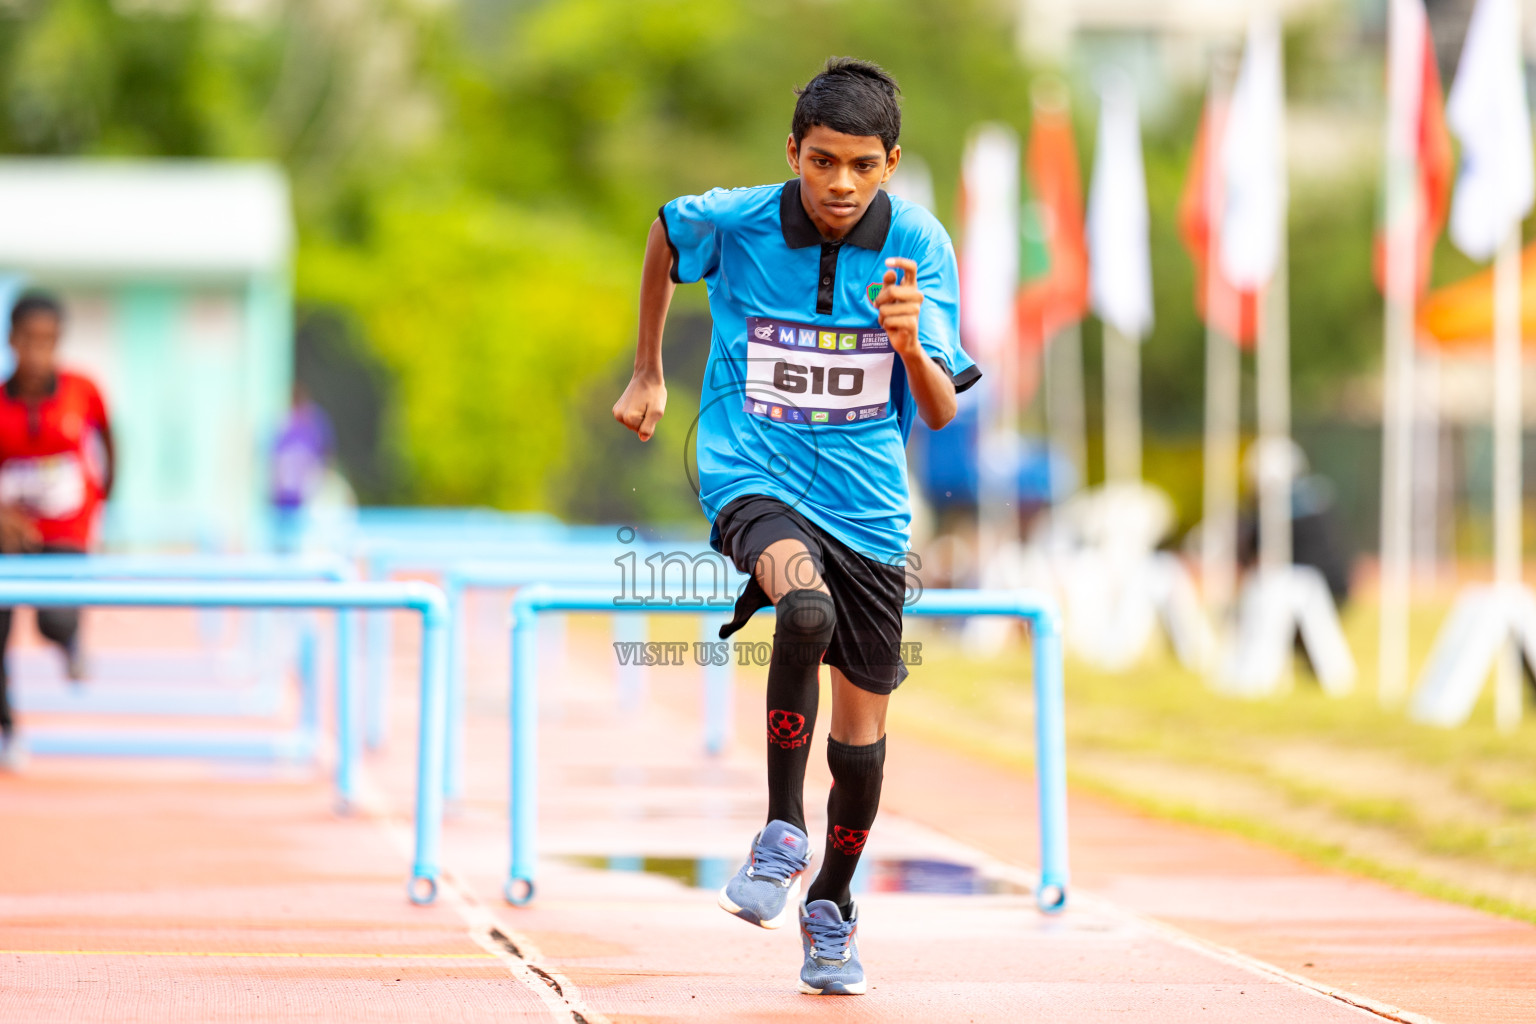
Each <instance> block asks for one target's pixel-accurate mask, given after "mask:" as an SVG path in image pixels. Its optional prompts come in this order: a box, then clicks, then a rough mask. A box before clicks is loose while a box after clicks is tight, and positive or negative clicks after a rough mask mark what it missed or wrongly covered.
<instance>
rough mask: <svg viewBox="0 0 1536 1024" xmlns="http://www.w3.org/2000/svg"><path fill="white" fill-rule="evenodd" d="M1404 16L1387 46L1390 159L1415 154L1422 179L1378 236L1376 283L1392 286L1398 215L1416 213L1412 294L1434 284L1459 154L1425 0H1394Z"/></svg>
mask: <svg viewBox="0 0 1536 1024" xmlns="http://www.w3.org/2000/svg"><path fill="white" fill-rule="evenodd" d="M1392 2H1393V3H1394V4H1395V5H1399V6H1401V7H1402V9H1403V14H1404V16H1403V17H1402V18H1401V20H1400V21H1394V22H1393V25H1394V26H1396V25H1399V24H1400V25H1401V26H1402V27H1401V29H1399V30H1398V31H1396V32H1394V33H1393V35H1392V36H1391V38H1390V39H1389V41H1388V45H1387V64H1388V67H1387V81H1388V86H1387V108H1388V109H1387V119H1388V122H1389V125H1388V129H1387V136H1388V138H1389V139H1390V140H1392V141H1391V142H1390V143H1389V147H1388V148H1389V149H1392V148H1395V147H1401V148H1400V149H1398V150H1397V152H1392V153H1388V154H1387V159H1388V160H1393V159H1395V158H1397V153H1398V152H1402V151H1403V150H1406V151H1407V152H1408V153H1409V154H1410V155H1412V157H1413V162H1414V166H1415V168H1416V169H1417V175H1418V180H1417V182H1415V185H1414V192H1415V196H1414V202H1413V203H1412V205H1411V206H1403V207H1402V208H1400V209H1390V208H1389V209H1387V210H1386V211H1385V216H1384V217H1383V218H1382V220H1383V224H1382V230H1381V231H1380V232H1379V233H1378V234H1377V236H1376V260H1375V273H1376V285H1377V287H1379V288H1381V290H1382V291H1383V292H1385V291H1386V290H1387V257H1386V250H1387V245H1388V240H1389V238H1390V236H1391V234H1392V232H1393V230H1394V229H1395V228H1396V226H1397V224H1398V220H1397V218H1400V217H1409V216H1416V217H1417V224H1415V225H1414V226H1413V228H1412V231H1413V234H1414V238H1415V240H1416V241H1415V247H1416V252H1415V260H1414V275H1415V276H1414V278H1413V294H1414V295H1421V294H1423V292H1424V290H1425V289H1426V288H1428V287H1429V276H1430V275H1429V271H1430V263H1431V260H1432V259H1433V257H1434V254H1435V242H1436V241H1437V240H1438V239H1439V237H1440V232H1441V231H1442V230H1444V228H1445V218H1446V214H1447V213H1448V212H1449V210H1450V199H1451V176H1452V174H1453V172H1454V168H1455V163H1456V162H1455V156H1454V154H1453V153H1452V151H1451V135H1450V132H1449V131H1447V130H1446V127H1445V96H1444V92H1443V90H1442V89H1441V86H1440V65H1439V64H1438V63H1437V61H1436V60H1435V47H1434V40H1433V38H1432V37H1431V36H1430V34H1429V18H1428V17H1427V16H1426V15H1425V13H1424V0H1392Z"/></svg>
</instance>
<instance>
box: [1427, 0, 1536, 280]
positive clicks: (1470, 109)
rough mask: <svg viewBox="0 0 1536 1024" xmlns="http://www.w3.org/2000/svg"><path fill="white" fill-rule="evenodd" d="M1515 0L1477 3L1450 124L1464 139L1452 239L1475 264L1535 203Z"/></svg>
mask: <svg viewBox="0 0 1536 1024" xmlns="http://www.w3.org/2000/svg"><path fill="white" fill-rule="evenodd" d="M1515 3H1516V0H1478V4H1477V6H1476V7H1475V8H1473V10H1472V20H1471V22H1470V23H1469V24H1468V25H1467V39H1466V43H1465V44H1464V45H1463V46H1462V50H1461V61H1460V63H1459V64H1458V65H1457V66H1456V81H1455V82H1454V83H1452V85H1451V96H1450V99H1449V101H1448V102H1447V104H1446V120H1447V121H1448V122H1449V123H1450V129H1451V131H1452V132H1454V133H1455V134H1456V137H1457V138H1458V139H1459V140H1461V173H1460V175H1459V176H1458V178H1457V180H1456V194H1455V197H1454V198H1453V199H1452V200H1451V241H1453V242H1455V243H1456V247H1457V248H1459V249H1460V250H1461V251H1462V252H1464V253H1466V254H1467V255H1468V256H1470V257H1472V258H1473V259H1475V260H1486V259H1489V258H1490V257H1492V256H1493V255H1494V253H1495V252H1496V251H1497V250H1498V248H1499V246H1500V245H1501V244H1502V243H1503V242H1504V240H1505V239H1506V238H1507V237H1508V236H1509V232H1510V231H1511V229H1512V228H1513V227H1514V226H1515V225H1516V224H1518V223H1519V222H1520V221H1521V220H1522V219H1524V217H1525V215H1526V214H1527V213H1529V212H1530V209H1531V203H1532V201H1533V199H1536V168H1533V167H1532V165H1531V115H1530V111H1529V110H1528V109H1527V107H1526V101H1525V65H1524V58H1523V56H1522V54H1521V49H1520V33H1519V32H1518V31H1516V29H1517V27H1518V25H1519V12H1518V11H1517V10H1516V8H1515V6H1514V4H1515Z"/></svg>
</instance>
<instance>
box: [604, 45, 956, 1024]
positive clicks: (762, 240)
mask: <svg viewBox="0 0 1536 1024" xmlns="http://www.w3.org/2000/svg"><path fill="white" fill-rule="evenodd" d="M896 95H897V87H896V83H895V81H893V80H892V79H891V77H890V76H889V75H887V74H886V73H885V72H884V71H883V70H881V69H880V68H879V67H877V66H875V65H873V64H869V63H865V62H863V61H857V60H852V59H847V58H834V59H832V60H830V61H828V62H827V66H826V69H825V70H824V71H822V72H821V73H820V74H818V75H817V76H816V77H815V78H813V79H811V81H810V83H809V84H808V85H807V86H806V87H805V88H804V89H803V90H801V91H800V94H799V100H798V102H797V103H796V104H795V113H794V121H793V129H792V131H791V134H790V136H789V140H788V143H787V156H788V159H789V166H790V168H791V169H792V170H793V171H794V172H795V174H796V175H797V177H795V178H793V179H791V180H790V181H788V182H786V183H784V184H781V185H762V186H758V187H756V188H739V189H730V190H723V189H714V190H711V191H709V192H707V193H705V194H704V195H701V196H684V197H682V198H680V199H675V200H673V201H672V202H670V203H668V204H667V205H666V206H664V207H662V209H661V214H660V216H659V217H658V218H657V220H656V222H655V223H654V224H652V226H651V233H650V238H649V240H648V242H647V244H646V250H645V266H644V270H643V272H642V275H641V285H640V324H639V339H638V352H637V355H636V357H635V372H634V377H633V379H632V380H631V381H630V383H629V386H628V387H627V388H626V389H625V390H624V394H623V396H622V397H620V399H619V400H618V402H617V404H615V405H614V407H613V415H614V418H615V419H617V420H618V421H619V422H621V423H623V424H624V425H625V426H627V427H629V428H630V429H631V430H633V431H635V433H636V434H638V435H639V437H640V439H641V440H642V441H645V440H649V439H650V437H651V436H652V434H653V433H654V432H655V430H656V424H657V421H658V420H659V419H660V418H661V416H662V414H663V412H664V411H665V409H666V401H667V389H666V385H665V384H664V383H663V380H662V360H661V337H662V328H663V326H664V324H665V322H666V316H667V307H668V305H669V304H670V302H671V299H672V293H673V291H674V289H675V287H676V286H677V285H678V284H682V283H687V282H692V281H698V280H703V281H705V282H706V283H707V285H708V288H709V303H710V313H711V316H712V318H713V320H714V335H713V338H712V340H711V347H710V354H709V362H708V365H707V367H706V369H705V387H704V395H703V398H702V400H701V403H700V404H701V407H702V411H701V412H700V414H699V421H698V444H697V455H698V473H699V498H700V502H701V504H702V505H703V508H704V512H705V514H706V515H707V516H708V517H709V518H710V520H711V522H712V528H711V531H710V543H711V545H712V546H714V547H715V548H716V549H717V550H719V551H721V552H722V553H723V554H725V555H726V556H727V557H729V558H730V559H731V560H732V561H733V562H734V563H735V564H736V566H737V568H738V569H740V570H741V571H742V572H743V573H747V574H749V582H748V584H747V586H746V589H745V590H744V592H743V593H742V595H741V598H740V599H739V600H738V601H737V604H736V614H735V618H734V620H733V621H732V622H731V623H730V624H729V625H728V626H726V627H725V628H724V629H722V630H721V636H722V638H723V637H727V636H729V635H730V634H731V633H733V632H735V631H736V630H738V629H740V628H741V627H742V626H743V625H744V624H745V623H746V621H747V619H748V618H749V617H750V616H751V615H752V614H753V613H754V612H755V611H757V610H758V609H760V608H763V607H765V606H766V605H768V604H770V603H771V604H773V605H774V606H775V607H776V609H777V622H776V624H775V627H774V648H773V657H772V659H771V660H770V663H769V669H768V708H767V732H768V823H767V825H766V826H765V827H764V828H763V830H762V831H761V832H759V833H758V835H757V837H756V838H755V839H754V840H753V841H752V850H751V859H750V862H749V863H748V864H747V865H745V866H744V867H743V868H742V869H741V870H740V871H739V872H738V873H737V874H736V876H735V877H734V878H732V879H731V880H730V882H729V883H727V884H726V886H725V888H724V889H722V890H721V892H720V897H719V902H720V905H721V906H722V907H724V908H725V909H726V910H727V911H729V912H730V913H732V914H735V915H736V916H738V917H740V918H742V919H744V920H746V921H748V922H751V923H752V924H756V925H760V926H762V927H764V928H777V927H779V926H780V925H782V924H784V923H785V921H786V920H788V918H789V915H790V914H791V912H792V911H793V910H794V909H798V911H799V919H800V929H801V940H802V945H803V947H804V951H805V965H804V967H803V968H802V969H801V971H800V991H802V992H806V993H811V994H825V993H836V994H846V995H857V994H862V993H863V992H864V991H865V980H864V971H863V967H862V966H861V965H860V962H859V954H858V948H857V945H856V943H855V938H854V936H855V932H856V929H857V924H858V911H857V908H856V907H855V906H854V903H853V899H852V896H851V895H850V892H849V883H850V882H851V880H852V878H853V872H854V868H855V866H856V865H857V864H858V860H859V855H860V853H861V852H862V850H863V848H864V843H865V840H866V838H867V837H868V835H869V830H870V827H871V826H872V825H873V823H874V820H875V812H876V809H877V808H878V806H879V802H880V784H881V779H882V776H883V771H884V763H885V711H886V704H887V702H888V701H889V699H890V695H891V691H893V690H894V689H895V688H896V687H897V686H898V685H900V683H901V681H902V679H903V678H905V676H906V667H905V666H904V665H902V664H901V662H900V659H899V657H898V645H899V644H900V641H901V619H902V604H903V599H904V596H905V592H906V583H907V576H906V568H907V561H906V558H907V548H908V542H909V539H910V535H909V525H910V520H911V511H910V506H909V502H908V495H907V472H906V452H905V449H906V439H907V434H908V432H909V431H910V429H911V426H912V420H913V417H914V416H919V415H920V416H922V418H923V421H924V422H925V423H927V424H928V425H929V426H930V427H932V428H934V429H938V428H939V427H942V426H944V424H946V423H948V422H949V421H950V419H952V418H953V417H954V415H955V408H956V399H955V395H956V392H958V391H963V390H965V389H966V388H967V387H969V386H971V385H972V384H974V383H975V382H976V380H977V379H978V378H979V377H980V376H981V374H980V372H979V371H978V370H977V368H976V365H975V363H973V362H972V360H971V359H970V358H969V357H968V356H967V355H966V354H965V352H964V351H963V350H962V349H961V348H960V343H959V330H958V328H959V307H958V294H957V291H958V287H957V286H958V279H957V273H956V267H955V254H954V248H953V246H952V245H951V243H950V240H949V236H948V235H947V234H946V233H945V231H944V228H943V227H942V226H941V225H940V224H939V222H938V221H937V220H935V219H934V217H933V216H932V215H931V214H930V213H928V212H927V211H926V210H924V209H922V208H921V207H919V206H917V205H915V204H912V203H908V202H904V201H903V200H901V199H896V198H892V197H891V196H889V195H888V194H887V193H885V192H884V191H882V190H881V188H880V186H881V185H882V184H884V183H885V182H886V181H888V180H889V179H890V177H891V174H892V173H893V172H894V171H895V170H896V165H897V163H898V162H899V161H900V159H901V148H900V147H899V146H898V145H897V144H896V140H897V137H898V135H899V134H900V131H901V110H900V107H899V106H898V104H897V99H896ZM822 661H825V662H826V663H827V665H829V666H830V667H831V672H832V724H831V729H830V735H829V737H828V740H827V764H828V766H829V767H830V768H831V771H832V778H833V788H832V794H831V797H830V798H829V800H828V803H827V817H828V831H827V837H826V845H825V853H824V854H823V857H822V862H821V868H820V871H819V873H818V874H817V876H816V879H815V881H813V882H812V883H811V885H810V888H809V889H808V891H807V892H806V898H805V901H804V902H800V903H798V905H797V900H798V897H799V892H800V876H801V875H802V874H804V873H805V871H806V869H807V868H808V867H809V866H810V860H811V851H810V840H809V837H808V836H807V835H806V825H805V812H804V808H803V805H802V798H803V789H804V781H805V768H806V763H807V761H808V759H809V757H810V747H809V742H810V738H811V734H812V730H813V728H814V726H815V720H816V706H817V699H818V696H819V686H818V679H817V674H818V666H819V664H820V663H821V662H822Z"/></svg>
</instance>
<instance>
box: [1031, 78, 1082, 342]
mask: <svg viewBox="0 0 1536 1024" xmlns="http://www.w3.org/2000/svg"><path fill="white" fill-rule="evenodd" d="M1043 96H1044V98H1043V99H1037V101H1036V102H1035V104H1034V112H1033V117H1032V118H1031V120H1030V127H1029V150H1028V157H1027V160H1028V166H1027V167H1026V168H1025V190H1026V202H1025V204H1024V211H1023V218H1022V221H1021V227H1022V229H1023V235H1022V238H1021V258H1020V263H1019V269H1020V271H1021V275H1020V277H1021V279H1022V285H1020V286H1019V288H1018V301H1017V309H1016V315H1017V317H1018V331H1019V340H1020V343H1021V344H1022V345H1024V347H1025V348H1028V349H1040V348H1043V347H1044V345H1045V343H1046V342H1047V341H1049V340H1050V339H1051V337H1052V336H1053V335H1054V334H1056V332H1058V331H1060V330H1061V329H1062V328H1063V327H1066V326H1068V325H1069V324H1073V323H1076V322H1077V321H1079V320H1081V319H1082V318H1083V317H1084V316H1085V315H1087V312H1088V243H1087V239H1086V238H1085V237H1084V234H1083V187H1082V179H1081V177H1080V176H1079V171H1078V162H1077V145H1076V143H1075V142H1073V139H1072V119H1071V117H1070V115H1069V112H1068V109H1067V100H1066V90H1065V88H1061V89H1051V90H1049V91H1047V92H1045V93H1043Z"/></svg>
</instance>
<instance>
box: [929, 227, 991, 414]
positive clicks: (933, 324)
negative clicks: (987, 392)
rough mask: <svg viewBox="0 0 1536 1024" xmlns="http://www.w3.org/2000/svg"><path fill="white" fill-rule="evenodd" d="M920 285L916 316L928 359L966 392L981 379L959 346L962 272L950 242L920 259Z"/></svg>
mask: <svg viewBox="0 0 1536 1024" xmlns="http://www.w3.org/2000/svg"><path fill="white" fill-rule="evenodd" d="M917 286H918V289H919V290H920V291H922V293H923V305H922V309H921V310H920V311H919V312H918V314H917V340H918V343H919V344H921V345H922V346H923V351H924V352H926V353H928V356H929V358H931V359H934V360H937V361H938V362H939V363H942V364H943V366H944V368H945V369H946V370H948V371H949V377H950V379H951V380H952V381H954V384H955V391H957V392H960V391H964V390H965V389H966V388H968V387H970V386H971V385H972V384H975V383H976V382H977V381H978V380H980V379H981V369H980V368H979V367H977V365H976V361H975V360H974V359H972V358H971V357H970V356H969V355H967V354H966V351H965V349H963V348H961V347H960V270H959V267H958V266H957V265H956V263H955V247H954V246H953V245H952V244H950V242H949V241H948V240H947V239H946V240H945V241H943V242H939V243H936V244H935V245H933V246H932V247H931V248H930V249H929V250H928V251H927V252H926V253H925V254H924V255H923V257H922V259H920V260H918V263H917Z"/></svg>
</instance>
